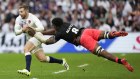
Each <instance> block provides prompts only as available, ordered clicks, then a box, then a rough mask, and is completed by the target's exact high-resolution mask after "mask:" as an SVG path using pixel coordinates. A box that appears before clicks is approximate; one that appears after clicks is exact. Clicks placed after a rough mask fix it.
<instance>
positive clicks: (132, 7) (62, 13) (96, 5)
mask: <svg viewBox="0 0 140 79" xmlns="http://www.w3.org/2000/svg"><path fill="white" fill-rule="evenodd" d="M22 2H26V3H27V4H29V8H30V12H31V13H33V14H35V15H36V16H37V17H38V18H39V19H40V20H41V22H42V23H43V25H44V27H45V29H50V28H51V26H50V25H51V23H50V21H51V19H52V18H54V17H61V18H63V19H64V20H65V21H66V22H71V23H72V24H75V25H76V26H78V27H85V28H96V29H100V30H104V31H127V32H129V35H128V36H126V37H120V38H115V39H113V40H102V41H100V42H99V43H100V45H101V46H102V47H103V48H105V49H106V50H108V51H109V52H111V53H119V54H115V55H118V56H123V57H126V58H128V60H129V61H130V62H131V63H132V64H134V67H135V68H136V70H138V71H136V72H135V75H134V74H133V75H130V73H128V72H124V73H122V74H125V75H126V76H127V79H132V78H133V79H138V77H139V78H140V76H138V73H140V65H139V64H138V63H139V62H138V60H139V58H140V57H139V53H140V1H139V0H0V53H4V54H0V58H1V64H0V66H2V67H3V64H5V65H4V67H5V66H6V67H7V65H6V63H8V62H9V61H7V62H6V61H2V60H3V57H6V58H8V57H9V59H11V60H15V59H16V57H14V56H17V57H20V56H22V55H21V54H19V55H15V54H13V53H23V47H24V44H25V41H26V37H25V36H24V35H23V34H22V35H20V36H15V34H14V23H15V18H16V17H17V16H18V8H17V7H18V6H19V4H20V3H22ZM46 37H49V36H46ZM43 49H44V51H45V53H64V54H51V55H52V56H56V57H63V56H64V57H65V58H66V59H68V61H69V62H70V63H71V62H75V61H74V60H77V58H76V56H79V58H81V59H82V58H83V57H84V56H83V55H82V56H81V55H79V53H80V54H83V53H89V52H88V51H87V50H86V49H85V48H83V47H81V46H78V47H75V46H74V45H71V44H69V43H67V42H66V41H63V40H60V41H59V42H57V43H56V44H53V45H43ZM6 53H8V54H6ZM9 53H12V54H9ZM73 53H74V55H73ZM126 53H127V54H126ZM128 53H131V54H128ZM133 53H134V54H133ZM136 53H137V54H136ZM13 55H14V56H13ZM67 55H68V56H67ZM84 55H85V54H84ZM86 55H87V58H89V59H87V60H89V61H90V60H93V59H92V55H91V59H90V56H89V55H88V54H86ZM86 55H85V56H86ZM12 56H13V57H12ZM69 56H71V57H72V59H73V60H72V59H70V58H69ZM10 57H11V58H10ZM94 57H95V56H94ZM134 58H135V59H134ZM19 59H21V60H22V59H24V58H22V57H21V58H19ZM17 60H18V59H17ZM79 60H80V59H79ZM94 60H95V61H98V60H99V59H98V58H96V57H95V58H94ZM85 61H86V59H85ZM99 61H100V62H103V61H101V60H99ZM22 62H23V64H24V60H23V61H22ZM77 62H80V61H77ZM86 62H87V61H86ZM91 62H92V61H91ZM34 63H35V62H34ZM96 64H97V65H98V64H99V63H96ZM100 64H101V63H100ZM100 64H99V65H100ZM97 65H94V66H96V67H98V66H97ZM113 65H114V64H113ZM39 66H42V64H41V65H39ZM17 67H18V68H19V66H17ZM20 67H22V66H20ZM42 67H43V66H42ZM52 67H53V66H52ZM105 67H107V68H108V65H106V66H105ZM44 68H45V67H44ZM90 68H92V67H89V70H90ZM99 68H101V69H102V68H103V67H100V66H99ZM116 68H117V66H116ZM50 69H53V68H50ZM54 69H55V68H54ZM95 69H96V68H95ZM108 69H109V68H108ZM112 69H114V68H112ZM2 70H3V69H2ZM42 70H43V69H42ZM48 70H49V69H48ZM110 70H111V69H110ZM15 71H16V68H15ZM103 71H107V70H104V68H103ZM118 71H119V70H118ZM5 72H6V71H5ZM50 72H51V70H50ZM77 72H78V70H77ZM101 72H102V71H98V72H97V71H96V73H101ZM110 72H111V71H110ZM121 72H122V71H121V69H120V72H119V73H121ZM0 73H4V72H0ZM7 73H8V72H6V73H5V74H7ZM10 73H11V72H10ZM69 73H70V72H69ZM92 73H94V74H96V73H95V72H93V71H92ZM75 74H76V73H75ZM101 74H102V75H103V73H101ZM114 74H115V73H114ZM14 75H15V74H14ZM45 75H46V74H44V75H43V77H40V79H45V77H44V76H45ZM49 75H50V74H49ZM63 75H65V74H63ZM73 75H74V73H73ZM86 75H88V74H86ZM86 75H83V76H82V77H83V79H84V78H89V79H90V78H91V77H93V78H94V77H95V78H97V79H112V78H113V79H122V78H124V77H123V76H122V75H121V76H120V75H107V76H106V74H104V75H103V77H100V75H99V74H98V75H97V76H95V75H92V76H89V77H87V76H86ZM16 76H17V75H16ZM98 76H99V77H98ZM118 76H120V77H118ZM8 77H11V78H13V79H15V78H14V76H9V75H7V77H5V76H4V75H0V78H3V79H6V78H7V79H8ZM18 77H19V76H18ZM82 77H80V76H79V75H78V76H76V77H70V78H81V79H82ZM20 78H21V77H20ZM22 78H23V77H22ZM50 79H51V77H50ZM52 79H53V78H52ZM61 79H62V78H61ZM64 79H67V78H65V77H64Z"/></svg>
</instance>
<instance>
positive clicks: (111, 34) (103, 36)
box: [99, 31, 128, 40]
mask: <svg viewBox="0 0 140 79" xmlns="http://www.w3.org/2000/svg"><path fill="white" fill-rule="evenodd" d="M127 35H128V33H127V32H125V31H112V32H108V31H102V32H101V34H100V36H99V40H101V39H113V38H115V37H123V36H127Z"/></svg>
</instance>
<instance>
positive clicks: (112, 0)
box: [0, 0, 140, 33]
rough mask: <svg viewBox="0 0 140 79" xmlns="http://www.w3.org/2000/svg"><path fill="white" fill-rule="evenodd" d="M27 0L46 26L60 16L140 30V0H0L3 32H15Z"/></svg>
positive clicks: (88, 25)
mask: <svg viewBox="0 0 140 79" xmlns="http://www.w3.org/2000/svg"><path fill="white" fill-rule="evenodd" d="M23 2H25V3H27V4H28V5H29V8H30V12H31V13H33V14H35V15H36V16H37V17H38V18H39V19H40V20H41V22H42V23H43V25H44V27H45V28H46V29H49V28H52V26H51V20H52V18H54V17H61V18H63V20H64V21H66V22H70V23H72V24H74V25H76V26H77V27H79V28H80V27H84V28H96V29H100V30H104V31H127V32H139V31H140V0H0V31H1V32H5V33H7V32H14V23H15V19H16V17H17V16H18V6H19V5H20V4H21V3H23Z"/></svg>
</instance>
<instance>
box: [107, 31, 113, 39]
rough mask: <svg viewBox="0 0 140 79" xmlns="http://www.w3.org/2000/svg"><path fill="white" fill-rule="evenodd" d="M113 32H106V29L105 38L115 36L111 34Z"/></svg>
mask: <svg viewBox="0 0 140 79" xmlns="http://www.w3.org/2000/svg"><path fill="white" fill-rule="evenodd" d="M113 33H114V31H113V32H108V31H106V32H105V33H104V38H105V39H113V38H115V37H114V36H113Z"/></svg>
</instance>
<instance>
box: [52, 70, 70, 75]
mask: <svg viewBox="0 0 140 79" xmlns="http://www.w3.org/2000/svg"><path fill="white" fill-rule="evenodd" d="M66 71H67V70H59V71H57V72H53V73H54V74H59V73H63V72H66Z"/></svg>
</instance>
